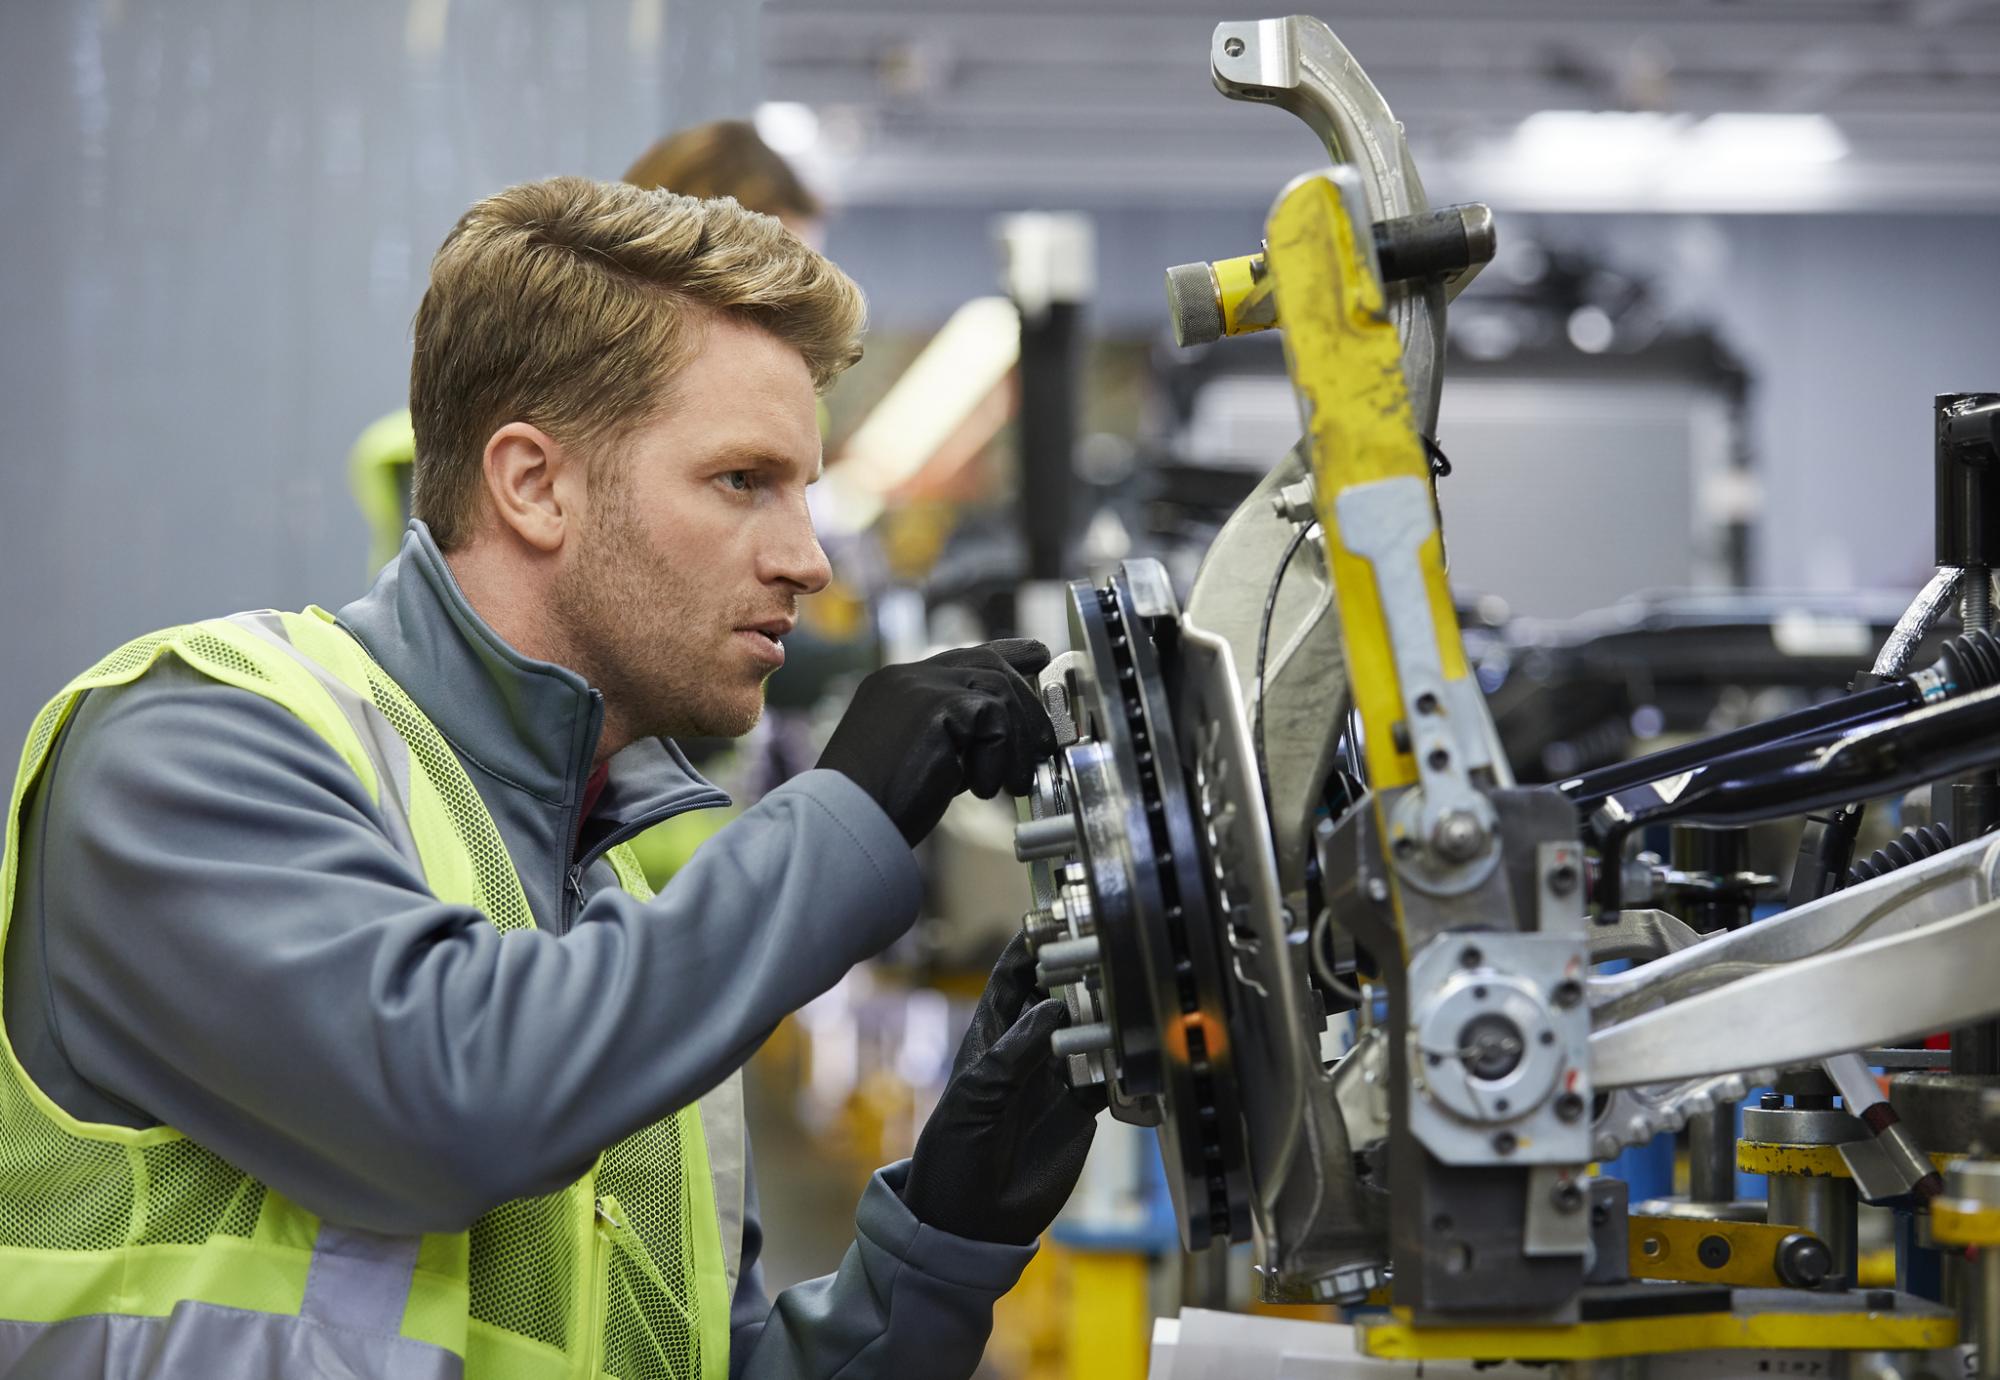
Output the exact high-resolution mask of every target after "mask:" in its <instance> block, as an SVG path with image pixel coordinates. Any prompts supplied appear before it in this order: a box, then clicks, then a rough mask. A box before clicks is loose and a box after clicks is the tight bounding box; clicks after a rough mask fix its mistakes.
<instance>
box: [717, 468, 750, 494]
mask: <svg viewBox="0 0 2000 1380" xmlns="http://www.w3.org/2000/svg"><path fill="white" fill-rule="evenodd" d="M722 482H723V483H725V484H727V485H728V486H729V487H730V488H732V489H734V490H736V492H738V493H748V492H749V491H750V490H751V489H752V488H753V487H754V486H755V484H756V478H755V476H753V475H752V474H751V473H750V471H748V470H731V471H729V473H727V474H725V475H723V476H722Z"/></svg>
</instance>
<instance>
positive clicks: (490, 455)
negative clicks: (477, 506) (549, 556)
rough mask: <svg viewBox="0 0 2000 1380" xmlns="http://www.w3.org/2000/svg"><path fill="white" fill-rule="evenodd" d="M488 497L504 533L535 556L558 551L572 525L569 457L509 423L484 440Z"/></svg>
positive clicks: (534, 430) (539, 435)
mask: <svg viewBox="0 0 2000 1380" xmlns="http://www.w3.org/2000/svg"><path fill="white" fill-rule="evenodd" d="M481 459H482V468H483V471H484V475H485V479H486V493H487V497H489V498H491V499H492V500H493V510H494V512H495V514H496V515H497V516H498V518H499V521H500V523H501V524H502V526H503V527H505V528H507V529H508V530H511V531H512V532H513V533H514V534H515V535H516V536H518V537H519V538H520V539H521V540H522V541H524V542H526V543H527V544H528V545H529V546H531V547H533V548H535V549H536V550H537V551H542V552H548V553H553V552H555V551H556V550H558V549H560V548H561V546H562V544H563V538H564V536H565V535H566V534H567V532H568V529H569V526H570V519H571V518H573V517H574V516H575V514H574V513H573V512H572V511H571V510H570V505H569V502H568V500H569V498H570V494H571V482H572V481H571V476H570V475H569V473H568V471H569V461H570V457H569V456H568V455H567V454H566V453H565V452H564V450H563V447H562V443H561V442H559V441H557V440H556V439H555V438H554V437H553V436H551V435H549V434H548V433H547V432H546V431H543V430H542V429H541V428H540V427H538V426H533V425H530V424H529V423H527V422H509V423H507V424H506V425H505V426H503V427H501V428H500V429H499V430H498V431H495V432H494V433H493V434H492V435H491V436H489V437H487V438H486V453H485V455H484V456H483V457H481Z"/></svg>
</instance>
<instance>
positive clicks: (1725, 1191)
mask: <svg viewBox="0 0 2000 1380" xmlns="http://www.w3.org/2000/svg"><path fill="white" fill-rule="evenodd" d="M1688 1199H1689V1201H1691V1202H1696V1203H1733V1202H1735V1201H1736V1104H1735V1103H1734V1102H1719V1103H1717V1104H1716V1106H1715V1108H1714V1109H1713V1110H1712V1111H1706V1112H1700V1113H1697V1114H1696V1115H1694V1116H1691V1117H1689V1118H1688Z"/></svg>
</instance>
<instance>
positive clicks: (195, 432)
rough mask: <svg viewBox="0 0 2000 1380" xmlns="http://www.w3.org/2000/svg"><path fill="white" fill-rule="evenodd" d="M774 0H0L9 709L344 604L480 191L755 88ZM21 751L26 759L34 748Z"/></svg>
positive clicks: (4, 712)
mask: <svg viewBox="0 0 2000 1380" xmlns="http://www.w3.org/2000/svg"><path fill="white" fill-rule="evenodd" d="M756 21H757V5H756V0H590V2H589V3H565V4H560V5H557V4H547V3H544V2H543V0H475V2H474V3H466V2H465V0H460V3H457V4H448V3H447V0H395V2H394V3H390V2H389V0H342V3H339V4H299V3H283V4H271V3H265V0H191V2H190V3H186V4H175V5H153V4H142V3H137V0H122V2H121V0H32V2H31V3H8V4H6V5H5V6H3V7H0V187H4V189H5V198H6V200H5V218H4V226H5V228H4V231H0V235H4V239H0V426H3V427H4V429H0V437H4V444H5V447H6V453H5V455H4V458H0V590H4V592H5V600H6V602H5V605H4V609H5V611H4V614H0V620H4V621H0V635H4V638H5V642H6V645H7V647H8V655H7V657H6V659H5V660H4V662H0V723H4V724H6V725H8V727H6V728H5V729H4V730H0V733H4V735H5V736H6V737H7V738H8V740H9V741H10V742H18V741H19V735H20V733H21V732H22V731H24V730H25V727H26V723H27V719H28V717H29V716H30V715H32V714H33V712H34V711H35V709H36V707H38V706H39V704H40V703H41V702H42V701H43V700H44V699H46V698H47V697H48V696H49V695H50V694H51V693H53V692H54V691H55V690H56V689H57V688H59V686H60V685H61V683H62V682H63V681H64V680H65V679H67V677H68V676H69V675H70V674H71V673H73V672H75V671H77V670H81V669H82V668H83V667H85V666H87V665H88V664H89V663H90V662H91V661H92V660H94V659H95V658H96V657H97V656H99V655H100V654H102V653H103V652H105V651H107V650H109V649H110V648H111V647H112V646H115V645H116V644H117V643H118V642H120V641H122V640H123V639H125V638H127V637H130V636H133V635H136V634H138V633H142V632H145V631H147V630H149V629H151V628H154V627H158V626H162V625H165V624H170V623H174V622H177V621H181V620H185V619H189V618H195V617H202V616H207V615H211V614H216V613H222V612H227V611H229V610H231V609H237V608H246V607H257V606H279V607H296V606H301V605H303V604H305V603H307V602H312V601H317V602H321V603H326V604H329V605H338V604H340V603H343V602H345V601H346V600H347V599H348V598H350V597H352V596H353V595H354V594H355V593H357V592H359V589H360V588H361V585H362V581H363V576H364V575H365V573H366V572H365V569H364V566H365V559H364V557H365V552H366V535H365V531H364V527H363V524H362V522H361V519H360V516H359V515H358V513H357V512H356V510H355V507H354V504H353V502H352V500H351V499H350V498H349V496H348V488H347V480H346V472H345V457H346V452H347V448H348V446H349V444H351V442H352V441H353V439H354V436H355V434H356V433H357V432H358V431H359V430H360V429H361V428H362V426H364V425H365V424H366V423H368V422H369V421H371V420H373V419H374V418H375V417H377V416H380V415H381V414H382V413H384V412H386V411H389V410H390V409H391V408H394V407H397V406H400V405H401V403H402V401H403V399H404V398H405V396H406V390H407V376H408V369H409V344H408V341H409V321H410V316H411V314H412V312H414V310H415V309H416V304H417V300H418V298H419V297H420V296H421V294H422V289H423V280H424V272H425V266H426V264H427V262H428V259H429V256H430V254H431V252H432V250H434V249H435V248H436V246H437V243H438V241H439V240H440V239H442V238H443V236H444V233H445V231H447V230H448V229H450V227H451V225H452V222H453V221H454V220H455V219H456V218H457V217H458V216H459V214H460V213H461V212H463V211H464V209H465V208H466V207H467V206H468V205H470V204H471V203H472V202H473V201H475V200H476V199H478V198H479V197H480V196H482V195H485V194H486V193H489V192H492V191H496V190H498V189H499V188H500V187H503V186H505V185H507V184H508V183H511V182H517V181H521V180H523V179H527V178H533V177H539V176H545V175H548V174H552V173H558V172H581V173H590V174H594V175H597V176H601V177H616V176H618V175H619V174H620V173H621V172H622V171H624V169H625V167H626V166H627V164H629V163H630V162H631V160H632V159H633V158H635V157H636V156H637V155H638V154H639V152H640V151H641V150H643V149H644V148H645V147H646V146H647V145H648V144H649V143H650V142H651V141H652V140H654V139H655V138H657V137H658V136H659V135H661V134H662V133H664V132H666V131H667V130H668V129H670V128H673V127H674V126H676V125H679V124H683V123H687V122H691V121H695V120H703V119H709V118H714V117H716V116H721V115H741V114H745V113H747V112H748V111H750V110H751V109H753V108H754V106H755V104H756V101H757V80H758V67H759V63H758V52H757V46H756ZM7 752H8V753H9V754H11V753H12V752H13V749H12V748H11V747H10V748H8V749H7Z"/></svg>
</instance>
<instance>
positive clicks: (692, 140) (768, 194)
mask: <svg viewBox="0 0 2000 1380" xmlns="http://www.w3.org/2000/svg"><path fill="white" fill-rule="evenodd" d="M625 180H626V181H627V182H629V183H631V184H632V185H633V186H634V187H665V188H666V189H667V190H668V191H670V192H679V193H680V194H681V195H682V196H733V197H735V198H736V199H737V200H738V201H739V202H741V203H742V204H743V205H745V206H748V207H749V208H750V209H751V210H753V211H762V212H763V213H764V214H765V215H767V216H792V217H794V218H796V219H799V220H817V219H818V218H819V217H820V216H821V215H823V214H824V213H825V208H824V207H823V206H821V205H820V201H819V198H818V197H816V196H814V195H813V194H812V193H811V192H810V191H808V190H807V188H806V184H805V183H803V182H801V181H800V180H799V175H798V174H797V173H795V172H793V171H792V165H791V164H789V163H787V162H786V161H785V160H784V159H783V158H782V157H780V156H779V155H778V154H777V153H776V152H774V151H773V150H772V148H771V146H770V145H769V144H767V143H765V142H764V140H763V138H762V137H761V136H760V135H759V134H758V133H757V127H756V126H755V125H753V124H751V123H750V122H749V121H748V120H712V121H710V122H709V123H708V124H705V125H695V126H693V127H692V128H689V129H683V130H680V131H679V132H677V133H674V134H669V135H668V136H667V137H666V138H664V139H662V140H660V142H658V143H657V144H655V145H653V146H652V147H651V148H649V149H647V150H646V151H645V153H643V154H641V155H640V157H639V161H638V162H636V163H634V164H633V165H632V166H631V167H630V168H629V169H627V170H626V173H625Z"/></svg>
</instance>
